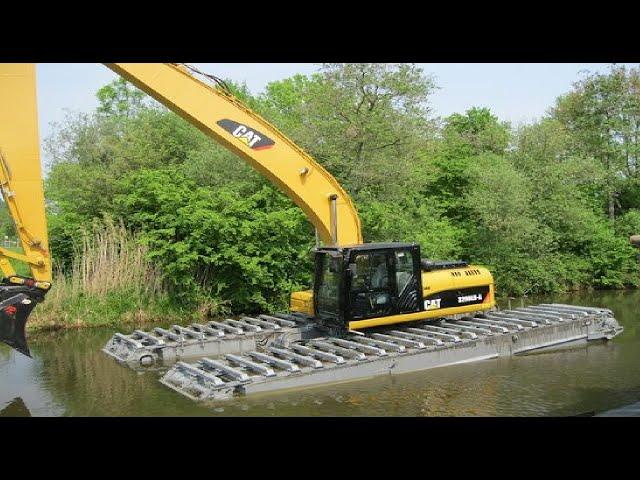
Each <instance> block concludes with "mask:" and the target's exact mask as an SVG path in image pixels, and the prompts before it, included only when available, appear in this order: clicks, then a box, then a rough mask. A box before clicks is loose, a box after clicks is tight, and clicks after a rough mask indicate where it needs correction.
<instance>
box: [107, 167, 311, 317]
mask: <svg viewBox="0 0 640 480" xmlns="http://www.w3.org/2000/svg"><path fill="white" fill-rule="evenodd" d="M123 190H124V191H126V192H127V193H126V194H121V195H118V196H116V197H115V198H114V204H115V206H116V212H117V214H118V215H119V216H121V217H122V218H124V219H125V221H126V222H127V224H128V226H129V227H130V228H132V229H134V230H137V231H140V232H141V238H142V241H143V242H144V243H145V244H146V245H147V247H148V248H149V258H150V259H151V260H152V261H153V262H155V263H156V264H157V265H159V266H160V267H161V268H162V270H163V271H164V272H165V274H166V279H167V281H168V282H169V283H170V285H171V287H172V288H171V291H172V292H173V293H174V294H175V295H177V296H178V297H179V298H180V299H181V300H182V301H184V302H194V301H200V300H201V299H202V298H203V297H211V298H222V299H225V300H228V301H229V302H230V304H231V306H232V308H233V309H234V310H238V311H247V312H253V311H258V310H262V311H264V310H273V309H275V308H282V307H283V306H284V305H286V302H287V301H288V293H289V292H290V291H291V290H293V289H295V288H300V287H302V286H303V285H307V284H308V283H309V281H310V273H311V264H310V259H309V255H308V253H309V250H310V248H311V247H312V246H313V244H312V240H313V232H312V230H311V228H310V226H309V224H308V223H307V221H306V219H305V217H304V215H303V214H302V212H301V211H300V210H299V209H298V208H297V207H295V205H293V203H291V202H290V201H289V200H288V199H287V198H286V197H284V196H283V195H281V194H279V193H277V192H276V191H275V190H274V189H273V188H271V187H267V186H264V187H262V188H261V189H260V190H258V191H257V192H254V193H253V194H252V195H249V196H242V195H239V194H238V193H237V192H235V191H233V190H231V189H228V188H221V189H217V190H211V189H207V188H203V187H198V186H197V185H196V184H195V183H194V182H192V181H190V180H189V179H187V178H186V177H185V176H184V175H183V174H181V173H180V171H179V170H177V169H175V168H173V169H164V170H143V171H140V172H137V173H135V174H133V175H131V176H130V177H129V178H127V179H125V180H124V181H123Z"/></svg>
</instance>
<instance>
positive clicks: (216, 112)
mask: <svg viewBox="0 0 640 480" xmlns="http://www.w3.org/2000/svg"><path fill="white" fill-rule="evenodd" d="M106 65H107V67H109V68H110V69H111V70H113V71H114V72H116V73H117V74H118V75H120V76H122V77H124V78H125V79H126V80H128V81H130V82H131V83H133V84H134V85H135V86H137V87H138V88H140V89H141V90H143V91H144V92H146V93H147V94H149V95H150V96H152V97H153V98H155V99H156V100H157V101H158V102H160V103H162V104H163V105H164V106H166V107H167V108H169V109H170V110H172V111H173V112H175V113H176V114H178V115H180V116H181V117H182V118H184V119H185V120H187V121H188V122H189V123H191V124H193V125H195V126H196V127H198V128H199V129H200V130H201V131H202V132H204V133H205V134H206V135H208V136H209V137H211V138H213V139H214V140H216V141H217V142H219V143H221V144H222V145H223V146H224V147H226V148H228V149H229V150H231V151H232V152H234V153H236V154H237V155H239V156H240V157H241V158H243V159H244V160H245V161H246V162H247V163H249V165H251V166H252V167H253V168H255V169H256V170H258V171H259V172H260V173H262V174H263V175H264V176H265V177H267V178H268V179H269V180H270V181H271V182H273V183H274V184H275V185H276V186H277V187H278V188H280V189H281V190H282V191H283V192H284V193H285V194H286V195H287V196H288V197H289V198H291V199H292V200H293V201H294V202H295V203H296V205H298V206H299V207H300V208H301V209H302V210H303V211H304V213H305V214H306V215H307V218H309V220H310V221H311V223H312V224H313V225H314V226H315V227H316V229H317V231H318V235H319V237H320V239H321V240H322V241H323V242H324V243H325V244H327V245H332V244H334V242H333V241H332V215H331V200H330V199H331V196H333V195H335V196H336V211H337V215H336V217H337V242H335V244H337V245H345V244H352V243H362V233H361V231H360V219H359V217H358V213H357V211H356V208H355V206H354V205H353V202H352V201H351V198H350V197H349V195H348V194H347V193H346V192H345V191H344V189H343V188H342V187H341V186H340V184H339V183H338V182H337V180H336V179H335V178H334V177H333V176H332V175H331V174H330V173H329V172H327V171H326V170H325V169H324V168H323V167H322V166H320V165H319V164H318V163H316V162H315V161H314V160H313V159H312V158H311V157H310V156H309V155H307V154H306V153H305V152H304V151H303V150H301V149H300V148H299V147H298V146H297V145H295V144H294V143H293V142H292V141H291V140H289V139H288V138H287V137H286V136H285V135H284V134H283V133H281V132H280V131H279V130H278V129H277V128H276V127H274V126H273V125H271V124H270V123H269V122H268V121H267V120H265V119H264V118H262V117H260V116H259V115H258V114H256V113H255V112H253V111H252V110H250V109H249V108H248V107H246V106H245V105H244V104H242V103H241V102H240V101H239V100H238V99H237V98H235V97H234V96H233V95H231V94H230V93H228V92H227V91H226V90H224V89H222V88H217V87H212V86H210V85H208V84H207V83H205V82H202V81H200V80H199V79H197V78H196V77H194V76H193V75H192V74H191V73H189V71H188V70H187V69H186V68H185V67H183V66H178V65H175V64H161V63H113V64H106ZM225 120H226V121H231V122H235V123H236V124H239V125H240V126H241V127H244V129H240V130H239V131H238V132H239V133H246V132H247V131H248V132H256V134H257V135H259V136H260V137H261V138H265V137H267V138H268V139H271V140H273V142H274V144H273V145H271V146H266V147H265V148H263V149H257V148H255V145H254V146H253V147H252V145H251V144H250V142H249V141H248V137H247V136H243V135H240V134H238V135H237V136H234V134H233V132H230V131H229V130H226V129H225V128H223V127H222V126H221V125H219V124H218V122H219V121H225Z"/></svg>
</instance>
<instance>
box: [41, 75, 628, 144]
mask: <svg viewBox="0 0 640 480" xmlns="http://www.w3.org/2000/svg"><path fill="white" fill-rule="evenodd" d="M418 65H419V66H420V67H421V68H422V69H423V70H424V72H425V73H426V74H430V75H432V76H433V77H434V79H435V82H436V85H438V87H439V89H438V90H436V92H435V93H434V94H433V95H432V97H431V107H432V109H433V113H434V115H435V116H447V115H450V114H452V113H455V112H460V113H463V112H464V111H465V110H467V109H469V108H471V107H474V106H477V107H488V108H490V109H491V111H492V112H493V113H494V114H495V115H497V116H498V117H499V118H500V119H501V120H506V121H509V122H511V123H512V124H514V125H518V124H520V123H525V122H532V121H534V120H535V119H537V118H540V117H541V116H542V115H544V114H545V112H546V110H547V109H548V108H549V107H550V106H552V105H553V103H554V101H555V99H556V97H558V96H559V95H561V94H563V93H565V92H567V91H569V90H570V89H571V85H572V83H573V82H575V81H576V80H579V79H580V78H581V77H582V75H584V72H585V71H590V72H596V71H599V72H606V71H607V70H608V69H609V66H610V65H609V64H604V63H582V64H581V63H429V64H418ZM627 65H628V66H638V65H637V64H627ZM195 66H196V67H197V68H198V69H200V70H202V71H204V72H207V73H213V74H215V75H216V76H218V77H221V78H229V79H232V80H235V81H237V82H245V83H246V84H247V86H248V87H249V89H250V90H251V91H252V92H253V93H259V92H261V91H262V90H263V89H264V87H265V86H266V85H267V84H268V83H269V82H272V81H274V80H280V79H283V78H287V77H290V76H292V75H295V74H296V73H301V74H310V73H313V72H314V71H316V70H317V69H318V65H317V64H311V63H218V64H214V63H198V64H195ZM115 78H116V74H115V73H113V72H112V71H111V70H109V69H108V68H107V67H105V66H103V65H101V64H98V63H95V64H94V63H50V64H47V63H43V64H38V70H37V81H38V110H39V121H40V136H41V138H42V139H45V138H47V137H48V136H49V135H50V134H51V132H52V123H53V122H60V121H62V120H63V119H64V117H65V112H66V111H73V112H88V111H91V110H93V109H94V108H95V107H96V106H97V103H98V102H97V100H96V97H95V93H96V91H97V90H98V89H99V88H100V87H101V86H103V85H105V84H106V83H108V82H110V81H111V80H114V79H115ZM41 143H42V142H41Z"/></svg>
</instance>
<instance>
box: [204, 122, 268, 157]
mask: <svg viewBox="0 0 640 480" xmlns="http://www.w3.org/2000/svg"><path fill="white" fill-rule="evenodd" d="M216 123H217V124H218V125H219V126H220V127H222V128H224V129H225V130H226V131H227V132H229V133H230V134H231V135H233V136H234V137H235V138H237V139H238V140H239V141H241V142H242V143H244V144H245V145H247V146H248V147H249V148H251V149H252V150H266V149H267V148H271V147H273V145H275V142H274V141H273V140H271V139H270V138H269V137H267V136H266V135H263V134H262V133H260V132H258V131H257V130H254V129H252V128H249V127H247V126H246V125H243V124H241V123H238V122H234V121H233V120H229V119H228V118H225V119H223V120H219V121H218V122H216Z"/></svg>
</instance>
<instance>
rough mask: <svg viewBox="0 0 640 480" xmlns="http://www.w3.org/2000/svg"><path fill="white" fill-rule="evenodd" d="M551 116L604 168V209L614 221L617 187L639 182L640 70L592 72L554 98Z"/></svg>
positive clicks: (616, 207) (623, 68) (618, 191)
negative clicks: (634, 180) (605, 175)
mask: <svg viewBox="0 0 640 480" xmlns="http://www.w3.org/2000/svg"><path fill="white" fill-rule="evenodd" d="M552 115H553V116H554V117H555V118H557V119H558V120H559V121H560V122H561V123H562V124H563V125H564V126H565V127H566V128H567V130H568V131H570V132H571V133H572V134H573V135H574V136H575V138H576V139H577V140H578V143H577V145H578V146H579V148H580V149H581V151H582V152H584V153H585V154H586V155H589V156H592V157H593V158H594V159H596V160H597V161H599V162H600V163H601V164H602V165H603V166H604V168H605V170H606V172H607V177H606V184H605V188H606V190H605V194H606V207H607V212H608V215H609V219H610V220H611V221H613V220H614V219H615V217H616V209H618V210H619V209H620V208H621V206H620V203H619V200H618V199H619V196H620V192H621V190H622V184H623V183H624V181H625V180H627V179H636V178H638V159H639V154H640V145H639V144H638V137H639V134H640V71H639V70H638V69H630V70H629V69H627V68H626V67H624V66H613V67H612V68H611V70H610V72H609V73H606V74H600V73H591V74H589V75H587V76H586V77H585V78H584V79H583V80H581V81H578V82H576V83H575V84H574V86H573V90H572V91H571V92H569V93H568V94H566V95H563V96H561V97H560V98H558V100H557V102H556V106H555V108H554V109H553V110H552Z"/></svg>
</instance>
